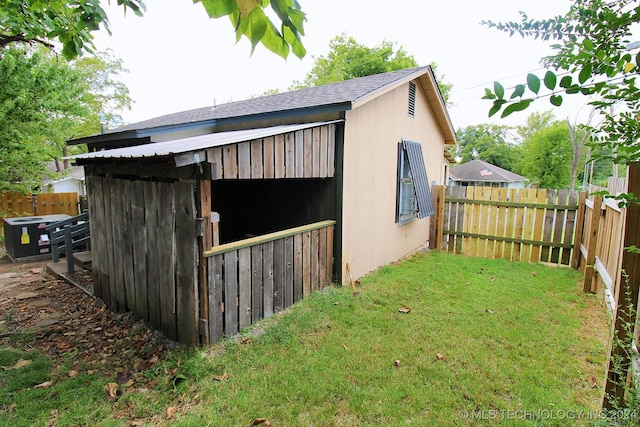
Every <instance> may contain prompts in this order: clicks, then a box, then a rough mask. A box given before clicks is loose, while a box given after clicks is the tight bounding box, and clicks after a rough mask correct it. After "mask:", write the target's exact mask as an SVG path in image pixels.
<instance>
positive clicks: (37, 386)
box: [33, 381, 53, 389]
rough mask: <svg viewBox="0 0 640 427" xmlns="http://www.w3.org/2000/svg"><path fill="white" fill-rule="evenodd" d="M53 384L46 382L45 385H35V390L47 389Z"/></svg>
mask: <svg viewBox="0 0 640 427" xmlns="http://www.w3.org/2000/svg"><path fill="white" fill-rule="evenodd" d="M52 384H53V383H52V382H51V381H45V382H43V383H40V384H38V385H34V386H33V388H34V389H35V388H47V387H51V385H52Z"/></svg>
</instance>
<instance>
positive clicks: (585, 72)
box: [578, 64, 592, 84]
mask: <svg viewBox="0 0 640 427" xmlns="http://www.w3.org/2000/svg"><path fill="white" fill-rule="evenodd" d="M591 74H592V68H591V64H585V65H584V67H582V70H580V74H578V81H579V82H580V84H583V83H584V82H586V81H587V80H589V79H590V78H591Z"/></svg>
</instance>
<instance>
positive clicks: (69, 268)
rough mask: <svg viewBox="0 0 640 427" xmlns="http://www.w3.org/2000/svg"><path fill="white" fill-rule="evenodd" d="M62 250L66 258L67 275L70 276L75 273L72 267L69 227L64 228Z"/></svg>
mask: <svg viewBox="0 0 640 427" xmlns="http://www.w3.org/2000/svg"><path fill="white" fill-rule="evenodd" d="M64 250H65V253H66V256H67V273H69V274H71V273H73V272H74V271H75V269H74V265H73V242H72V238H71V225H70V224H66V225H65V226H64Z"/></svg>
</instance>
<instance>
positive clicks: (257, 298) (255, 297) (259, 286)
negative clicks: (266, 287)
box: [251, 245, 263, 323]
mask: <svg viewBox="0 0 640 427" xmlns="http://www.w3.org/2000/svg"><path fill="white" fill-rule="evenodd" d="M262 279H263V276H262V245H255V246H253V247H251V322H252V323H256V322H257V321H258V320H260V319H262V313H263V308H262V303H263V301H262V300H263V282H262Z"/></svg>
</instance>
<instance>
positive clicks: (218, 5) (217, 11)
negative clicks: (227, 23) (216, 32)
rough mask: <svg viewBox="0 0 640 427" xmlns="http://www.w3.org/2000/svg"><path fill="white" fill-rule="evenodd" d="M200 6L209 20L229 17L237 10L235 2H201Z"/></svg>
mask: <svg viewBox="0 0 640 427" xmlns="http://www.w3.org/2000/svg"><path fill="white" fill-rule="evenodd" d="M202 5H203V6H204V9H205V10H206V11H207V14H208V15H209V17H211V18H220V17H222V16H226V15H231V14H232V13H234V12H235V11H236V10H238V5H237V4H236V2H235V0H202Z"/></svg>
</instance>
